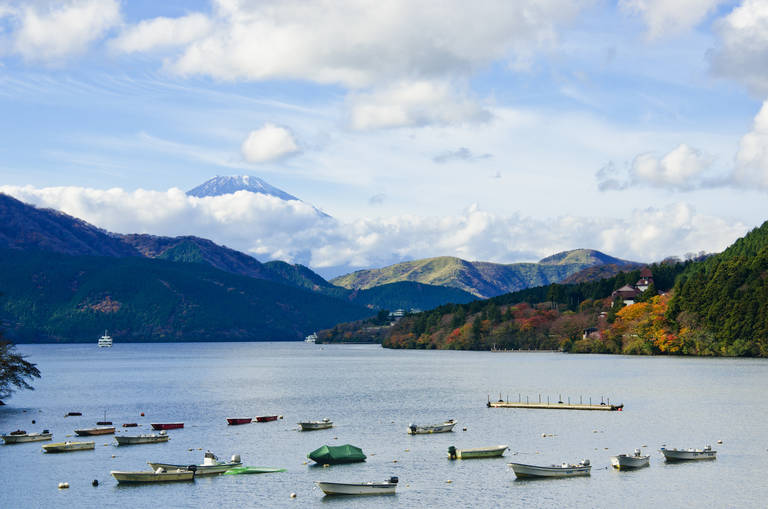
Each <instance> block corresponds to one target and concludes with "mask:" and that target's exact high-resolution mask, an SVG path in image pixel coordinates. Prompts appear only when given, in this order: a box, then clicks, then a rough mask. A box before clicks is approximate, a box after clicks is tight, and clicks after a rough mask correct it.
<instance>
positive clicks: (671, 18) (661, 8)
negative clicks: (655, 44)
mask: <svg viewBox="0 0 768 509" xmlns="http://www.w3.org/2000/svg"><path fill="white" fill-rule="evenodd" d="M726 1H728V0H620V1H619V6H620V7H621V9H622V10H624V11H625V12H627V13H630V14H636V15H640V16H642V17H643V20H644V21H645V23H646V25H648V38H649V39H657V38H660V37H666V36H670V35H675V34H679V33H681V32H685V31H686V30H689V29H691V28H693V27H695V26H696V25H698V24H699V23H700V22H701V21H702V20H703V19H704V17H705V16H706V15H707V14H709V13H710V12H712V11H714V9H715V8H716V7H717V6H718V5H720V4H722V3H725V2H726Z"/></svg>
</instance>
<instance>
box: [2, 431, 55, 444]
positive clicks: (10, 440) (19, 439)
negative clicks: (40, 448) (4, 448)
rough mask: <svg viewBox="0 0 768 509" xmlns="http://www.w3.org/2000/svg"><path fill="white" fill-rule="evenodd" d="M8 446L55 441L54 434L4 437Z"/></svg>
mask: <svg viewBox="0 0 768 509" xmlns="http://www.w3.org/2000/svg"><path fill="white" fill-rule="evenodd" d="M2 438H3V442H5V443H6V444H22V443H25V442H44V441H46V440H52V439H53V433H29V434H24V435H3V436H2Z"/></svg>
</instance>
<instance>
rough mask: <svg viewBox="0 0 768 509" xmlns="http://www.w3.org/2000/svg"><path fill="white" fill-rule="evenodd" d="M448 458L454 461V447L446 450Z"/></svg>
mask: <svg viewBox="0 0 768 509" xmlns="http://www.w3.org/2000/svg"><path fill="white" fill-rule="evenodd" d="M448 456H450V457H451V459H452V460H455V459H456V447H454V446H450V447H449V448H448Z"/></svg>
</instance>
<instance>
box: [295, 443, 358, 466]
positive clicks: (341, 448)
mask: <svg viewBox="0 0 768 509" xmlns="http://www.w3.org/2000/svg"><path fill="white" fill-rule="evenodd" d="M307 458H309V459H311V460H312V461H314V462H316V463H319V464H321V465H338V464H341V463H357V462H360V461H365V454H363V450H362V449H360V448H359V447H355V446H354V445H350V444H344V445H338V446H333V445H324V446H322V447H320V448H318V449H315V450H314V451H312V452H310V453H309V454H307Z"/></svg>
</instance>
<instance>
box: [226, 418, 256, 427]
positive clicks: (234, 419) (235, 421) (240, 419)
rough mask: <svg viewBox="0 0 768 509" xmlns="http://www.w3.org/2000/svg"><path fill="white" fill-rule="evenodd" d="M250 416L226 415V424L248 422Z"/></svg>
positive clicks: (232, 424) (249, 421)
mask: <svg viewBox="0 0 768 509" xmlns="http://www.w3.org/2000/svg"><path fill="white" fill-rule="evenodd" d="M250 423H251V418H250V417H227V424H229V425H230V426H234V425H236V424H250Z"/></svg>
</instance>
